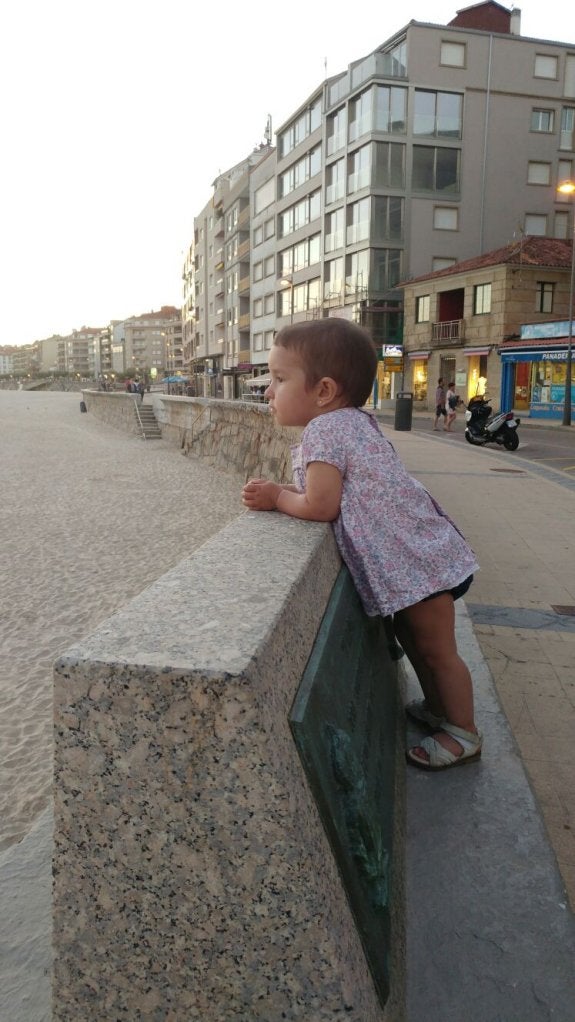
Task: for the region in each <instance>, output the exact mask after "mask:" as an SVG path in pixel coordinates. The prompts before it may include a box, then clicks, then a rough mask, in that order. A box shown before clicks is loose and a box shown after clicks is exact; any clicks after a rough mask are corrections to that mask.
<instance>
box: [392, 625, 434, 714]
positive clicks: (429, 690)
mask: <svg viewBox="0 0 575 1022" xmlns="http://www.w3.org/2000/svg"><path fill="white" fill-rule="evenodd" d="M393 624H394V628H395V634H396V636H397V639H398V642H399V644H400V646H402V648H403V649H404V651H405V654H406V656H407V659H408V660H409V662H410V664H411V666H412V667H413V670H414V671H415V673H416V675H417V680H418V681H419V684H420V686H421V691H422V692H423V695H424V697H425V704H426V706H427V709H428V710H429V711H430V712H431V713H433V714H434V716H436V717H445V709H444V707H443V705H442V704H441V702H440V701H439V696H438V693H437V689H436V687H435V684H434V680H433V674H432V672H431V671H430V670H429V669H428V668H427V666H426V664H425V662H424V661H423V660H422V659H421V657H420V656H418V653H417V649H416V647H415V645H414V643H413V642H412V638H411V632H410V630H409V628H408V625H407V622H406V621H404V620H403V618H402V617H401V614H396V615H395V616H394V619H393Z"/></svg>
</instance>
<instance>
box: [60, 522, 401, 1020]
mask: <svg viewBox="0 0 575 1022" xmlns="http://www.w3.org/2000/svg"><path fill="white" fill-rule="evenodd" d="M338 570H339V558H338V555H337V551H336V549H335V544H334V541H333V536H332V533H331V530H330V528H329V527H327V526H325V525H320V524H311V523H303V522H298V521H296V520H293V519H288V518H286V517H284V516H281V515H275V514H270V515H261V514H260V515H258V514H246V515H243V516H241V517H240V518H238V519H237V521H235V522H234V523H232V524H231V525H230V526H228V527H227V528H226V529H224V530H223V531H222V532H220V533H219V534H218V535H217V536H216V537H215V538H214V539H212V540H210V541H209V542H208V543H206V544H205V545H204V546H203V547H202V548H201V549H200V550H199V551H197V552H196V554H195V555H194V556H193V557H192V558H190V559H189V560H187V561H184V562H182V564H180V565H179V566H178V567H177V568H175V569H174V570H172V571H171V572H169V573H168V574H167V575H165V576H164V577H163V578H161V579H160V580H158V582H157V583H155V584H154V585H153V586H152V587H150V588H149V589H148V590H146V591H145V592H144V593H142V594H141V595H140V596H139V597H138V598H137V599H136V600H134V601H133V602H132V603H131V604H129V606H128V607H126V608H125V609H124V610H123V611H122V612H121V613H119V614H117V615H116V616H115V617H113V618H111V619H110V620H109V621H108V622H106V623H105V624H104V625H103V626H102V627H101V628H100V629H99V630H98V632H97V633H96V634H95V635H93V636H92V637H90V639H88V640H87V641H86V642H84V643H82V645H80V646H77V647H74V648H72V649H71V650H69V651H68V652H67V654H66V655H65V656H64V657H62V658H61V660H60V661H59V662H58V663H57V665H56V670H55V718H56V784H55V858H54V874H55V881H54V883H55V887H54V898H55V904H54V950H55V978H54V1018H55V1019H57V1020H59V1022H78V1019H82V1022H108V1020H110V1022H112V1020H114V1022H116V1020H120V1019H129V1020H135V1019H150V1020H154V1022H156V1020H158V1022H159V1020H162V1022H163V1020H165V1022H188V1020H195V1019H201V1020H204V1022H224V1020H226V1022H227V1020H230V1022H231V1020H238V1022H239V1020H241V1022H255V1020H258V1019H261V1020H265V1022H276V1020H277V1022H279V1020H283V1019H287V1020H296V1019H298V1020H301V1019H306V1020H308V1022H323V1020H326V1022H327V1020H330V1022H331V1020H335V1019H344V1018H345V1019H348V1020H351V1022H376V1020H380V1019H382V1018H383V1013H382V1011H381V1009H380V1007H379V1006H378V1004H377V1000H376V997H375V992H374V988H373V984H372V982H371V978H370V976H369V973H368V970H367V966H366V963H365V959H364V956H363V952H362V949H361V946H360V943H359V939H358V937H357V934H356V932H355V928H354V925H353V921H352V918H351V915H350V912H349V909H348V906H347V903H346V900H345V896H344V894H343V891H342V888H341V884H340V882H339V877H338V875H337V871H336V868H335V865H334V862H333V859H332V856H331V852H330V850H329V848H328V845H327V842H326V839H325V836H324V833H323V830H322V827H321V824H320V822H319V818H318V814H317V811H316V807H315V805H314V804H313V801H312V798H311V795H310V793H309V790H308V787H307V784H306V782H305V779H304V776H303V772H302V769H301V766H300V763H299V759H298V756H297V753H296V750H295V746H294V743H293V740H292V738H291V735H290V733H289V728H288V724H287V716H288V711H289V708H290V705H291V702H292V699H293V696H294V693H295V690H296V688H297V684H298V682H299V679H300V677H301V675H302V672H303V669H304V667H305V664H306V661H307V658H308V655H309V652H310V649H311V646H312V644H313V641H314V638H315V634H316V632H317V628H318V626H319V623H320V621H321V617H322V614H323V611H324V608H325V605H326V602H327V600H328V598H329V594H330V591H331V588H332V586H333V582H334V580H335V577H336V575H337V572H338Z"/></svg>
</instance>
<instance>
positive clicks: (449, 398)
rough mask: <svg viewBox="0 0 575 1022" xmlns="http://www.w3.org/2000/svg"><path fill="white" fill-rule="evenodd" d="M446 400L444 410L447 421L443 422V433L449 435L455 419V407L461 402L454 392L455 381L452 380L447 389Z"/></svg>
mask: <svg viewBox="0 0 575 1022" xmlns="http://www.w3.org/2000/svg"><path fill="white" fill-rule="evenodd" d="M445 398H446V409H447V419H446V420H445V431H446V432H447V433H451V427H452V425H453V423H454V422H455V420H456V418H457V406H458V404H459V403H460V401H461V398H459V397H458V396H457V394H456V391H455V380H452V381H451V383H450V384H449V386H448V388H447V394H446V395H445Z"/></svg>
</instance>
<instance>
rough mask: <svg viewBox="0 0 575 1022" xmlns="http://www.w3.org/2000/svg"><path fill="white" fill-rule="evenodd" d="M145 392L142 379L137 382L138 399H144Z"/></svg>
mask: <svg viewBox="0 0 575 1022" xmlns="http://www.w3.org/2000/svg"><path fill="white" fill-rule="evenodd" d="M145 393H146V385H145V383H144V381H143V380H140V382H139V384H138V394H139V395H140V401H143V400H144V394H145Z"/></svg>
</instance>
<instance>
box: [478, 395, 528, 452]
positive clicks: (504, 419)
mask: <svg viewBox="0 0 575 1022" xmlns="http://www.w3.org/2000/svg"><path fill="white" fill-rule="evenodd" d="M492 412H493V409H492V407H491V405H490V404H489V398H487V397H472V398H471V400H470V402H469V404H468V405H467V411H466V412H465V421H466V426H465V439H466V440H467V442H468V443H470V444H475V445H476V446H477V447H484V446H485V444H501V445H503V447H505V449H506V450H507V451H516V450H517V448H518V447H519V436H518V435H517V427H518V425H519V423H520V422H521V419H517V418H516V417H515V415H514V414H513V412H501V413H500V414H499V415H492Z"/></svg>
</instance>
